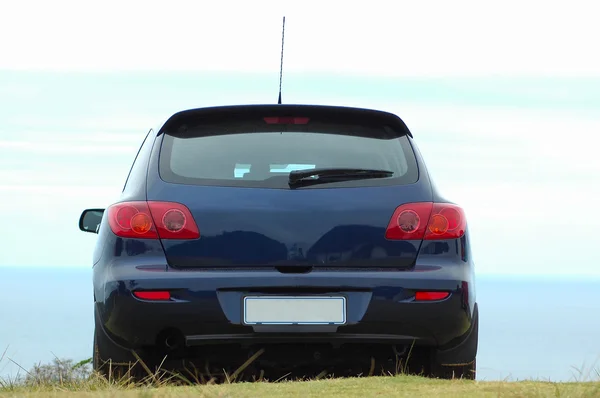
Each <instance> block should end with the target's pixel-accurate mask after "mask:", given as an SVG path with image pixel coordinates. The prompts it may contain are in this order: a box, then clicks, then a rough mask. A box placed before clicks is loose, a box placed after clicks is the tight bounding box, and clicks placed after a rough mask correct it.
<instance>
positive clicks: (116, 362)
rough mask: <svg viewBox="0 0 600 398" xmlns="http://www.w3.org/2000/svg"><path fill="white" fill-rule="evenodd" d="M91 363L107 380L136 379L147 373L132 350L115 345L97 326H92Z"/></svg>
mask: <svg viewBox="0 0 600 398" xmlns="http://www.w3.org/2000/svg"><path fill="white" fill-rule="evenodd" d="M142 360H143V359H142ZM92 365H93V369H94V371H96V372H98V373H99V374H100V375H101V376H103V377H105V378H106V379H107V380H108V381H109V382H120V381H137V380H138V379H141V378H143V377H144V376H147V375H148V374H147V372H144V369H143V367H142V366H141V365H140V363H139V361H138V360H137V358H136V357H135V355H134V354H133V353H132V351H130V350H127V349H124V348H122V347H120V346H118V345H116V344H115V343H114V342H113V341H112V340H110V338H108V336H106V334H105V333H104V331H103V330H102V329H101V328H99V327H98V326H96V327H95V328H94V353H93V355H92ZM146 365H147V366H151V365H150V364H146Z"/></svg>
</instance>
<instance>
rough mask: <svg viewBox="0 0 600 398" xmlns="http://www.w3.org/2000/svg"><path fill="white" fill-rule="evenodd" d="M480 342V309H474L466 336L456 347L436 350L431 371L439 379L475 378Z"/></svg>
mask: <svg viewBox="0 0 600 398" xmlns="http://www.w3.org/2000/svg"><path fill="white" fill-rule="evenodd" d="M478 343H479V310H478V307H477V304H475V308H474V311H473V323H472V326H471V329H470V330H469V332H467V336H466V338H465V339H464V340H463V341H462V342H461V343H460V344H459V345H458V346H456V347H454V348H452V349H450V350H446V351H437V350H436V351H435V352H434V353H433V357H432V359H431V367H430V373H431V376H432V377H435V378H439V379H466V380H475V376H476V371H477V362H476V357H477V346H478Z"/></svg>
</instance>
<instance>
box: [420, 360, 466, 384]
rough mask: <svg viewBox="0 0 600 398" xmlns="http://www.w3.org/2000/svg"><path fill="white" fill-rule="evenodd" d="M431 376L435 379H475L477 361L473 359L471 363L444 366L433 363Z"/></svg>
mask: <svg viewBox="0 0 600 398" xmlns="http://www.w3.org/2000/svg"><path fill="white" fill-rule="evenodd" d="M431 373H432V374H431V376H432V377H435V378H436V379H463V380H475V376H476V373H477V361H476V360H475V359H474V360H473V361H472V362H471V363H468V364H462V365H452V366H445V365H441V364H437V363H435V364H433V366H432V372H431Z"/></svg>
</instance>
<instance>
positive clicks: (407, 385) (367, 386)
mask: <svg viewBox="0 0 600 398" xmlns="http://www.w3.org/2000/svg"><path fill="white" fill-rule="evenodd" d="M70 396H73V397H113V396H119V397H143V398H146V397H187V396H190V397H192V396H193V397H211V398H212V397H223V398H225V397H285V398H293V397H319V398H329V397H349V398H350V397H361V398H362V397H436V396H444V397H467V398H468V397H597V396H600V383H598V382H595V383H550V382H532V381H527V382H477V381H475V382H473V381H463V380H432V379H425V378H421V377H417V376H388V377H365V378H347V379H327V380H313V381H290V382H287V381H286V382H279V383H268V382H254V383H231V384H221V385H199V386H189V387H186V386H183V387H173V386H169V385H168V384H167V383H165V384H164V385H158V386H156V385H154V386H153V385H149V386H140V385H137V386H136V385H129V384H119V383H108V382H106V381H105V380H101V379H99V378H98V379H94V378H93V377H92V379H90V380H87V381H81V382H79V383H66V384H62V385H61V384H51V385H38V386H30V387H25V386H12V387H4V388H2V389H0V397H70Z"/></svg>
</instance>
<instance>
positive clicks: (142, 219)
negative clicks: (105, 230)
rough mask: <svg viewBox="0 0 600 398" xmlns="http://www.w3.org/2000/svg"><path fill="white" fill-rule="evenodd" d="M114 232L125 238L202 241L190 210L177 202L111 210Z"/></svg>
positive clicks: (123, 205) (129, 204) (134, 204)
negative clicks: (199, 239)
mask: <svg viewBox="0 0 600 398" xmlns="http://www.w3.org/2000/svg"><path fill="white" fill-rule="evenodd" d="M108 223H109V225H110V229H111V230H112V231H113V233H114V234H115V235H117V236H120V237H122V238H137V239H158V238H160V239H198V238H199V237H200V232H199V231H198V226H197V225H196V222H195V221H194V217H192V214H191V213H190V210H189V209H188V208H187V207H186V206H184V205H182V204H180V203H174V202H141V201H140V202H123V203H117V204H114V205H112V206H110V207H109V208H108Z"/></svg>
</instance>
